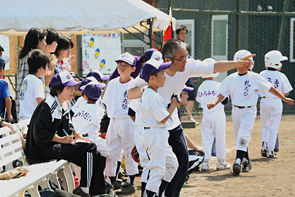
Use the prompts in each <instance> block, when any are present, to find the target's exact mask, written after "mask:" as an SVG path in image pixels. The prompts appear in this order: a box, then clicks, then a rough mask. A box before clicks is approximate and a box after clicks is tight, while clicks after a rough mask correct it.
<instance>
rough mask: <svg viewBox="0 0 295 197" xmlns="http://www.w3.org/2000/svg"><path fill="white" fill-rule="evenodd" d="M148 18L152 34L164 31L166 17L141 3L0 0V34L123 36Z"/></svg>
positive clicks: (141, 27)
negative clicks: (37, 31)
mask: <svg viewBox="0 0 295 197" xmlns="http://www.w3.org/2000/svg"><path fill="white" fill-rule="evenodd" d="M148 19H153V31H160V30H165V29H166V28H167V27H168V26H169V22H170V17H169V16H168V15H167V14H165V13H164V12H162V11H160V10H158V9H157V8H155V7H153V6H151V5H149V4H147V3H145V2H144V1H141V0H83V1H81V0H62V1H61V0H46V1H40V0H26V1H23V0H13V1H2V2H1V6H0V24H1V25H0V33H1V34H4V35H6V36H24V35H26V33H27V32H28V30H29V29H31V28H32V27H38V28H44V27H53V28H54V29H55V30H57V31H58V32H59V33H61V34H67V35H70V34H76V35H81V34H85V33H88V32H92V33H94V34H108V33H114V32H117V31H120V32H123V33H127V32H126V31H125V30H124V29H123V28H126V29H127V30H128V31H130V32H132V33H137V32H138V31H137V30H135V29H134V28H132V26H134V27H136V28H137V29H138V30H140V31H142V32H144V31H146V30H147V29H148V28H149V25H148V24H147V20H148ZM172 24H173V25H175V19H174V18H173V23H172ZM174 29H175V28H174Z"/></svg>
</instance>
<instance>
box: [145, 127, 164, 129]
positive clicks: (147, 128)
mask: <svg viewBox="0 0 295 197" xmlns="http://www.w3.org/2000/svg"><path fill="white" fill-rule="evenodd" d="M143 128H144V129H151V127H143ZM153 128H159V129H165V128H166V127H153Z"/></svg>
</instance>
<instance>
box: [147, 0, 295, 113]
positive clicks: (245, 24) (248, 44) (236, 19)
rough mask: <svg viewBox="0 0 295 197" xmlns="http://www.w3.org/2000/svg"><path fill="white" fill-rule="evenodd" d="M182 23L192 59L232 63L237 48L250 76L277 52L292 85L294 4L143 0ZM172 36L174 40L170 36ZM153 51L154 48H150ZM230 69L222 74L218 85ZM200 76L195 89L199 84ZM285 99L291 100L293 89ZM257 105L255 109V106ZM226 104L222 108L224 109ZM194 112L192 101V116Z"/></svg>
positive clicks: (290, 109)
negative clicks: (248, 55) (245, 55)
mask: <svg viewBox="0 0 295 197" xmlns="http://www.w3.org/2000/svg"><path fill="white" fill-rule="evenodd" d="M145 1H146V2H147V3H149V4H151V5H153V6H155V7H157V8H158V9H160V10H161V11H163V12H165V13H167V14H168V10H169V7H170V6H171V7H172V8H173V9H172V15H173V17H174V18H176V20H177V24H176V26H179V25H180V24H184V25H186V26H187V27H188V29H189V33H188V36H187V39H186V41H185V42H186V43H187V44H189V45H190V47H191V57H193V58H195V59H200V60H203V59H205V58H208V57H212V58H215V59H216V60H232V59H233V56H234V53H235V52H236V51H237V50H240V49H246V50H249V51H250V52H252V53H255V54H256V55H257V56H256V57H255V58H254V61H255V65H254V69H253V71H254V72H257V73H260V72H261V71H262V70H264V69H265V67H264V55H265V54H266V53H267V52H268V51H270V50H279V51H281V53H282V54H283V55H284V56H288V57H289V60H288V61H286V62H284V63H283V67H282V70H281V72H283V73H284V74H285V75H286V76H287V78H288V79H289V81H290V83H291V85H292V86H293V87H295V39H294V37H295V0H281V1H277V0H207V1H204V0H177V1H173V0H145ZM175 38H176V36H175ZM155 47H157V45H155ZM233 72H235V71H234V70H232V71H229V72H227V73H223V74H221V75H220V76H219V78H218V79H217V80H218V81H222V80H223V79H224V78H225V77H226V76H228V75H229V74H231V73H233ZM202 81H203V80H202V79H201V78H199V80H198V82H197V83H195V84H194V85H195V87H196V88H195V89H196V90H197V88H198V86H199V85H200V84H201V83H202ZM289 97H291V98H293V99H294V98H295V91H291V92H290V95H289ZM258 106H259V105H258ZM230 110H231V104H230V103H229V104H227V105H226V111H228V112H229V111H230ZM197 112H198V104H197V103H195V106H194V111H193V113H197ZM284 112H285V113H287V112H295V106H290V105H288V104H284Z"/></svg>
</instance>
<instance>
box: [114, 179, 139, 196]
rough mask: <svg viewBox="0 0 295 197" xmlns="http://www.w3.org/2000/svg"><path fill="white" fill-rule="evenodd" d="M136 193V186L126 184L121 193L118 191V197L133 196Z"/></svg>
mask: <svg viewBox="0 0 295 197" xmlns="http://www.w3.org/2000/svg"><path fill="white" fill-rule="evenodd" d="M133 193H135V186H134V185H131V184H130V183H128V182H126V183H124V185H122V189H121V190H120V191H116V194H117V195H121V194H133Z"/></svg>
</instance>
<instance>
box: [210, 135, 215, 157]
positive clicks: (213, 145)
mask: <svg viewBox="0 0 295 197" xmlns="http://www.w3.org/2000/svg"><path fill="white" fill-rule="evenodd" d="M211 156H214V157H215V156H216V137H215V138H214V142H213V144H212V152H211Z"/></svg>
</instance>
